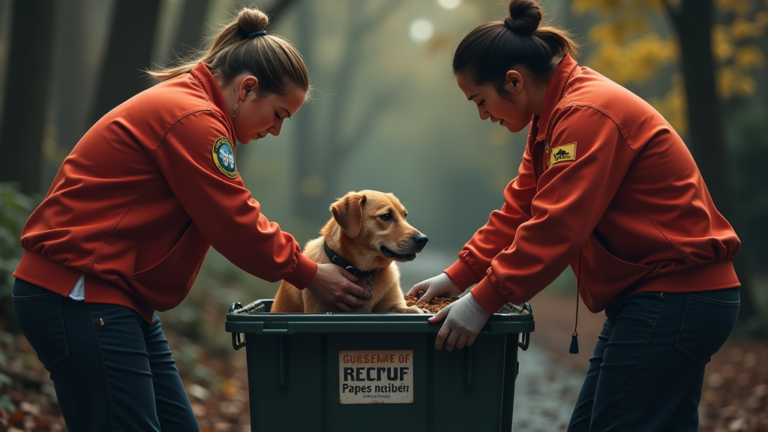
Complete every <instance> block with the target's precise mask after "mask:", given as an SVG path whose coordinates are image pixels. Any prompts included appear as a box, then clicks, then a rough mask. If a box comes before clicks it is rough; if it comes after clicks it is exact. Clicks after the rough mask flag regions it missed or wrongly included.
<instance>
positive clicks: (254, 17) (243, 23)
mask: <svg viewBox="0 0 768 432" xmlns="http://www.w3.org/2000/svg"><path fill="white" fill-rule="evenodd" d="M267 24H269V17H267V14H265V13H264V12H262V11H260V10H258V9H253V8H243V9H241V10H240V13H238V14H237V25H238V26H240V28H241V29H242V30H243V31H244V32H246V33H252V32H255V31H259V30H264V27H266V26H267Z"/></svg>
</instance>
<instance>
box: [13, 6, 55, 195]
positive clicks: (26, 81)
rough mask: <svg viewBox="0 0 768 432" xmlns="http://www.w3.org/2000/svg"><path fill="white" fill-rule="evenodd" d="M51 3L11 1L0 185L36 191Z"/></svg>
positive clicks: (50, 59) (47, 75)
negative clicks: (10, 185) (7, 184)
mask: <svg viewBox="0 0 768 432" xmlns="http://www.w3.org/2000/svg"><path fill="white" fill-rule="evenodd" d="M57 3H58V2H56V1H55V0H24V1H15V2H13V5H12V7H13V12H12V14H13V15H12V16H13V18H12V23H11V26H12V29H11V47H10V53H9V56H8V72H7V74H6V84H5V85H6V89H5V108H4V110H3V122H2V125H3V130H2V133H1V134H0V149H2V152H3V157H2V158H0V181H13V182H18V183H19V184H20V185H21V191H22V192H24V193H27V194H31V193H35V192H40V180H41V178H40V177H41V166H42V142H43V129H44V122H45V117H46V114H47V112H48V110H47V103H48V100H49V93H50V92H49V87H50V82H51V71H52V65H53V34H54V23H55V16H56V4H57Z"/></svg>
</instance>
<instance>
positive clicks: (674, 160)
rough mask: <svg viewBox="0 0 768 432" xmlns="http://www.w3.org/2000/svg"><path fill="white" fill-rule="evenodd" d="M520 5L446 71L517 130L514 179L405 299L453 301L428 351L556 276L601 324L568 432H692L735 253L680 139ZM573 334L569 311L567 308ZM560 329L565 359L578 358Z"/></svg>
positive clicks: (483, 108)
mask: <svg viewBox="0 0 768 432" xmlns="http://www.w3.org/2000/svg"><path fill="white" fill-rule="evenodd" d="M542 15H543V13H542V9H541V7H540V6H539V5H538V4H537V3H536V2H535V1H533V0H512V1H510V3H509V16H508V17H507V18H506V19H505V20H504V21H496V22H490V23H487V24H484V25H481V26H480V27H477V28H476V29H474V30H473V31H472V32H470V33H469V34H468V35H467V36H466V37H465V38H464V40H462V41H461V43H460V44H459V46H458V48H457V49H456V53H455V55H454V58H453V70H454V73H455V75H456V81H457V83H458V85H459V88H460V89H461V90H462V92H464V94H465V96H466V97H467V99H468V100H470V101H472V102H473V103H475V104H476V105H477V109H478V112H479V114H480V118H481V119H482V120H487V119H491V121H493V122H494V123H498V124H499V125H500V126H502V127H505V128H506V129H507V130H509V131H510V132H513V133H515V132H519V131H521V130H522V129H523V128H525V127H526V126H530V129H529V132H528V143H527V146H526V149H525V153H524V155H523V159H522V162H521V164H520V167H519V169H518V176H517V177H516V178H515V179H513V180H512V181H511V182H510V183H509V185H508V186H507V188H506V190H505V191H504V200H505V203H504V206H503V207H502V208H501V210H499V211H494V212H492V213H491V215H490V219H489V220H488V223H487V224H486V225H485V226H483V227H481V228H480V229H479V230H478V231H477V233H475V235H474V236H473V237H472V239H471V240H470V241H469V242H468V243H467V244H466V245H465V246H464V248H463V250H462V251H461V253H459V259H458V260H457V261H456V262H455V263H454V264H453V265H452V266H451V267H450V268H448V269H447V270H445V272H444V273H442V274H440V275H438V276H435V277H433V278H431V279H427V280H425V281H423V282H421V283H419V284H417V285H415V286H414V287H413V288H412V289H411V291H410V292H409V294H411V295H414V293H416V292H418V291H422V290H423V291H426V294H425V295H424V296H423V297H422V298H421V300H422V301H429V300H430V299H432V298H433V297H435V296H437V295H444V294H448V295H452V296H456V295H458V294H459V293H461V292H463V291H464V290H466V289H467V288H468V287H470V286H471V285H473V284H477V285H476V286H475V287H474V288H473V289H472V290H471V292H470V293H468V294H467V295H466V296H464V297H462V298H461V299H460V300H458V301H456V302H454V303H453V304H452V305H451V306H450V307H448V308H446V309H443V310H442V311H441V313H439V314H437V316H435V317H433V318H432V319H431V322H438V321H441V320H443V319H445V323H444V324H443V326H442V328H441V330H440V332H439V333H438V336H437V341H436V343H435V347H436V348H437V349H441V348H442V347H443V345H444V344H445V346H446V349H447V350H451V349H453V348H454V347H457V348H462V347H464V346H467V345H471V344H472V343H473V342H474V340H475V337H476V335H477V333H478V332H479V331H480V330H481V329H482V327H483V326H484V324H485V322H486V320H487V319H488V317H489V316H490V315H491V314H492V313H494V312H496V311H497V310H499V307H500V306H502V305H503V304H504V303H506V302H512V303H514V304H522V303H524V302H526V301H528V300H530V299H531V298H532V297H533V296H534V295H536V293H538V292H539V291H541V290H542V289H544V288H545V287H546V286H547V285H549V284H550V283H551V282H552V281H553V280H554V279H555V278H556V277H557V276H558V275H559V274H560V273H561V272H562V271H563V270H564V269H565V268H566V266H568V265H569V264H570V266H571V268H572V269H573V271H574V273H575V275H576V279H577V287H576V288H577V293H578V294H577V295H580V296H581V298H582V300H583V301H584V303H585V304H586V306H587V307H588V308H589V309H590V310H591V311H592V312H595V313H596V312H601V311H603V310H604V311H605V314H606V321H605V324H604V327H603V330H602V333H601V334H600V337H599V339H598V341H597V345H596V346H595V349H594V355H593V356H592V358H591V359H590V365H589V370H588V371H587V374H586V378H585V381H584V384H583V387H582V389H581V393H580V394H579V397H578V400H577V402H576V407H575V409H574V412H573V416H572V417H571V422H570V425H569V427H568V430H569V431H588V430H592V431H614V430H622V431H635V430H636V431H667V430H669V431H695V430H697V428H698V410H697V407H698V404H699V400H700V398H701V390H702V383H703V379H704V367H705V365H706V364H707V363H708V362H709V360H710V358H711V356H712V354H714V353H715V352H716V351H717V350H718V349H720V347H721V346H722V344H723V343H724V342H725V340H726V339H727V337H728V335H729V334H730V333H731V330H732V329H733V326H734V324H735V321H736V316H737V314H738V309H739V288H738V287H739V286H740V283H739V280H738V278H737V277H736V273H735V271H734V268H733V264H732V259H733V258H734V257H735V256H736V254H737V253H738V251H739V247H740V241H739V238H738V237H737V236H736V233H735V232H734V230H733V228H731V226H730V225H729V224H728V222H727V221H726V220H725V219H724V218H723V216H722V215H720V213H718V212H717V209H716V208H715V206H714V204H713V202H712V199H711V197H710V195H709V192H708V191H707V187H706V185H705V184H704V180H703V179H702V177H701V174H700V172H699V170H698V168H697V167H696V163H695V162H694V160H693V158H692V157H691V154H690V152H689V151H688V149H687V147H686V146H685V144H684V143H683V141H682V139H681V138H680V136H679V135H678V134H677V133H676V132H675V130H674V129H673V128H672V126H670V125H669V123H668V122H667V121H666V120H665V119H664V118H663V117H662V116H661V115H660V114H659V113H658V112H657V111H656V110H654V109H653V108H652V107H651V106H650V105H649V104H647V103H646V102H645V101H643V100H642V99H640V98H639V97H637V96H636V95H634V94H632V93H631V92H630V91H628V90H627V89H625V88H623V87H621V86H620V85H618V84H616V83H614V82H612V81H611V80H609V79H608V78H606V77H604V76H602V75H600V74H599V73H597V72H596V71H594V70H591V69H589V68H587V67H583V66H579V64H578V63H576V61H575V60H574V59H573V58H572V55H574V54H575V53H576V46H575V44H574V43H573V42H572V41H571V39H570V38H569V36H568V34H567V33H566V32H564V31H562V30H559V29H557V28H554V27H546V26H545V27H542V26H540V23H541V20H542ZM576 320H577V323H578V299H577V303H576ZM576 336H577V331H576V327H574V332H573V338H572V344H571V352H578V345H577V341H576Z"/></svg>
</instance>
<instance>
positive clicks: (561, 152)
mask: <svg viewBox="0 0 768 432" xmlns="http://www.w3.org/2000/svg"><path fill="white" fill-rule="evenodd" d="M575 160H576V143H575V142H572V143H568V144H562V145H559V146H557V147H552V152H551V153H550V154H549V166H552V165H554V164H556V163H559V162H567V161H575Z"/></svg>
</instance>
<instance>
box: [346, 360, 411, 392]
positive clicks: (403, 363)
mask: <svg viewBox="0 0 768 432" xmlns="http://www.w3.org/2000/svg"><path fill="white" fill-rule="evenodd" d="M339 401H340V402H341V404H342V405H346V404H375V403H392V404H402V403H413V351H339Z"/></svg>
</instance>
